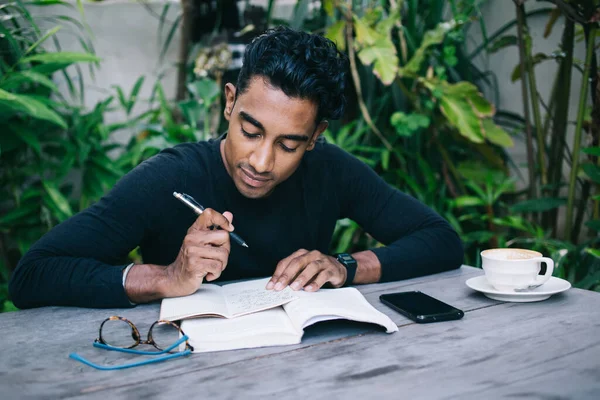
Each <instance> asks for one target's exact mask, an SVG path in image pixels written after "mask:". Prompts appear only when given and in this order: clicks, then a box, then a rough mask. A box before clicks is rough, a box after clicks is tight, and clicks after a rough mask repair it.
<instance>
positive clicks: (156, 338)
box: [69, 316, 194, 371]
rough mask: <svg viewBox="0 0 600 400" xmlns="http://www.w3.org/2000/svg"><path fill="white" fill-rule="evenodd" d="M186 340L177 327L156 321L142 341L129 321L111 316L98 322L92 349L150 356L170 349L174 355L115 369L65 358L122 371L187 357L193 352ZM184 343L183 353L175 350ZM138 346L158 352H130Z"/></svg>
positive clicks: (82, 360) (79, 357)
mask: <svg viewBox="0 0 600 400" xmlns="http://www.w3.org/2000/svg"><path fill="white" fill-rule="evenodd" d="M188 339H189V338H188V336H187V335H186V334H185V333H184V332H183V331H182V330H181V328H180V327H179V326H178V325H177V324H175V323H173V322H170V321H163V320H159V321H156V322H154V323H153V324H152V326H151V327H150V330H148V339H147V340H142V339H141V335H140V331H139V330H138V328H137V327H136V326H135V325H134V324H133V322H131V321H129V320H128V319H127V318H123V317H119V316H112V317H108V318H106V319H105V320H104V321H102V324H100V329H99V332H98V338H97V339H96V340H94V347H97V348H99V349H105V350H112V351H120V352H123V353H130V354H140V355H151V356H157V355H161V354H167V353H171V351H173V350H175V351H177V352H176V353H171V354H167V355H165V356H163V357H158V358H152V359H149V360H144V361H139V362H135V363H130V364H124V365H116V366H105V365H98V364H94V363H93V362H91V361H88V360H86V359H85V358H83V357H81V356H80V355H79V354H77V353H71V354H69V357H70V358H72V359H74V360H77V361H80V362H82V363H84V364H86V365H89V366H90V367H93V368H96V369H100V370H105V371H108V370H115V369H125V368H131V367H138V366H140V365H146V364H151V363H157V362H161V361H166V360H171V359H173V358H178V357H183V356H187V355H189V354H191V353H192V352H193V351H194V348H193V347H192V346H191V345H190V344H189V343H188ZM184 342H185V350H183V351H178V350H177V349H178V348H179V346H180V345H181V344H182V343H184ZM140 344H150V345H152V346H154V347H155V348H156V349H157V350H158V351H142V350H133V348H134V347H136V346H139V345H140Z"/></svg>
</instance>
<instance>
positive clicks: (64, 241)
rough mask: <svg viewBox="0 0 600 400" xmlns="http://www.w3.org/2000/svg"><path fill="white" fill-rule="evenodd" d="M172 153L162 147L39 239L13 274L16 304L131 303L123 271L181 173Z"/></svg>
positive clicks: (11, 284)
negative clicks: (125, 286)
mask: <svg viewBox="0 0 600 400" xmlns="http://www.w3.org/2000/svg"><path fill="white" fill-rule="evenodd" d="M175 154H176V153H175V152H172V151H170V150H167V151H163V152H161V153H159V154H158V155H156V156H154V157H152V158H151V159H149V160H147V161H145V162H143V163H142V164H140V165H138V166H137V167H136V168H134V169H133V170H132V171H131V172H129V173H128V174H126V175H125V176H124V177H123V178H121V180H120V181H119V182H118V183H117V184H116V185H115V186H114V187H113V189H112V190H111V191H110V192H109V193H108V194H106V195H105V196H104V197H102V198H101V199H100V200H99V201H98V202H97V203H95V204H93V205H92V206H90V207H89V208H87V209H86V210H83V211H82V212H80V213H78V214H76V215H74V216H73V217H71V218H69V219H68V220H66V221H64V222H62V223H60V224H58V225H57V226H55V227H54V228H53V229H51V230H50V231H49V232H48V233H46V234H45V235H44V236H43V237H42V238H41V239H40V240H38V241H37V242H36V243H35V244H34V245H33V246H32V247H31V248H30V249H29V251H28V252H27V253H26V254H25V255H24V256H23V257H22V258H21V260H20V261H19V264H18V265H17V268H16V269H15V271H14V272H13V274H12V277H11V280H10V282H9V292H10V296H11V300H12V301H13V302H14V304H15V305H16V306H17V307H19V308H31V307H40V306H51V305H52V306H79V307H95V308H110V307H131V303H130V302H129V299H128V298H127V295H126V293H125V289H124V288H123V283H122V277H123V275H122V271H123V269H124V267H125V266H126V264H128V262H127V255H128V254H129V252H130V251H131V250H133V249H135V248H136V247H137V246H138V245H139V244H140V242H141V241H142V239H143V237H144V236H145V235H148V234H150V233H151V232H152V231H154V230H156V229H157V227H156V224H157V222H156V221H157V218H156V213H158V212H160V210H161V209H163V210H164V209H165V208H163V207H164V206H163V205H162V204H161V203H163V202H164V201H165V199H166V197H167V196H168V195H169V194H170V193H172V192H173V189H172V188H173V187H174V186H175V185H176V183H177V182H178V180H177V179H178V177H180V176H181V175H182V173H181V168H182V167H181V166H180V164H181V163H180V161H179V159H178V157H177V156H176V155H175ZM165 194H166V195H165Z"/></svg>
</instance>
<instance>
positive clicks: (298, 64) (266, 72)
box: [236, 26, 348, 123]
mask: <svg viewBox="0 0 600 400" xmlns="http://www.w3.org/2000/svg"><path fill="white" fill-rule="evenodd" d="M347 71H348V57H347V56H346V55H345V54H343V53H341V52H340V51H339V50H338V49H337V47H336V45H335V44H334V43H333V42H332V41H331V40H329V39H327V38H325V37H323V36H319V35H316V34H310V33H306V32H302V31H295V30H293V29H290V28H287V27H282V26H280V27H277V28H273V29H269V30H267V31H266V32H265V33H263V34H262V35H260V36H257V37H256V38H255V39H254V40H253V41H252V43H250V44H249V45H248V46H246V50H245V52H244V59H243V65H242V68H241V70H240V73H239V75H238V80H237V89H236V98H237V96H238V95H240V94H243V93H244V92H245V91H246V90H247V89H248V85H249V83H250V81H251V80H252V78H254V77H263V78H266V81H267V83H269V84H270V85H271V86H273V87H275V88H277V89H281V90H282V91H283V93H285V94H286V95H287V96H288V97H292V98H300V99H307V100H311V101H313V102H315V104H316V105H317V123H319V122H320V121H322V120H323V119H339V118H341V117H342V115H343V113H344V108H345V106H346V98H345V96H344V90H345V86H346V76H347Z"/></svg>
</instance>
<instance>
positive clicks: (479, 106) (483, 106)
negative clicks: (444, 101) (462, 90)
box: [467, 93, 496, 118]
mask: <svg viewBox="0 0 600 400" xmlns="http://www.w3.org/2000/svg"><path fill="white" fill-rule="evenodd" d="M467 101H468V102H469V104H471V106H472V107H473V111H475V114H476V115H477V116H478V117H479V118H485V117H492V116H493V115H494V114H495V113H496V108H495V107H494V106H493V104H491V103H490V102H489V101H487V100H486V99H485V98H484V97H483V96H482V95H481V93H477V94H474V95H471V96H469V97H467Z"/></svg>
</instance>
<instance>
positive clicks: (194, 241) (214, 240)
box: [183, 230, 230, 248]
mask: <svg viewBox="0 0 600 400" xmlns="http://www.w3.org/2000/svg"><path fill="white" fill-rule="evenodd" d="M183 243H184V245H185V246H188V247H204V246H208V245H210V246H219V247H221V246H222V247H227V248H229V244H230V238H229V232H227V231H222V230H214V231H210V230H206V231H205V230H202V231H200V230H192V231H191V232H189V233H188V234H187V235H186V236H185V238H184V239H183Z"/></svg>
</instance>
